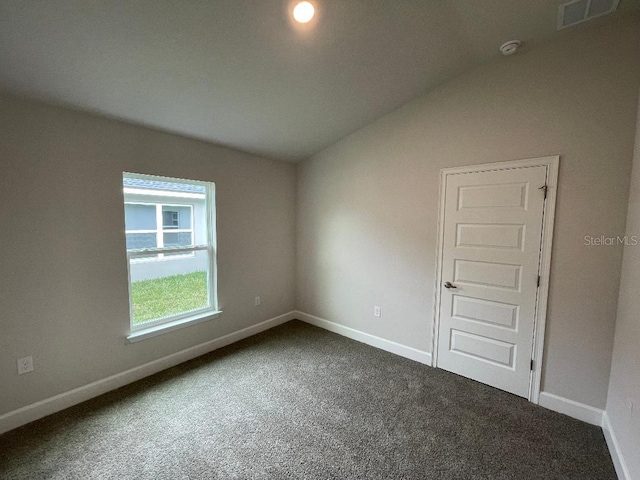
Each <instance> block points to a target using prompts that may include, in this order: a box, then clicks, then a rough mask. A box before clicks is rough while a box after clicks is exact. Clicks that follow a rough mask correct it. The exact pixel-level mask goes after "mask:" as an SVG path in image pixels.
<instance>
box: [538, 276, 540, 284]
mask: <svg viewBox="0 0 640 480" xmlns="http://www.w3.org/2000/svg"><path fill="white" fill-rule="evenodd" d="M538 286H540V275H538Z"/></svg>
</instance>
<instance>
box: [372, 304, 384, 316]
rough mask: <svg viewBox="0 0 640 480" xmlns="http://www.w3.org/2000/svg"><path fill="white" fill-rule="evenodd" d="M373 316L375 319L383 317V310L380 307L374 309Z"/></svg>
mask: <svg viewBox="0 0 640 480" xmlns="http://www.w3.org/2000/svg"><path fill="white" fill-rule="evenodd" d="M373 315H374V316H375V317H380V316H382V310H381V309H380V307H378V306H375V307H373Z"/></svg>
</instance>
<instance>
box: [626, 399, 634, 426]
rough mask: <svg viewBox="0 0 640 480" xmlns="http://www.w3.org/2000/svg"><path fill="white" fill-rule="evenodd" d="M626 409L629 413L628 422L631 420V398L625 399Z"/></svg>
mask: <svg viewBox="0 0 640 480" xmlns="http://www.w3.org/2000/svg"><path fill="white" fill-rule="evenodd" d="M627 409H628V411H629V421H630V422H631V421H632V420H633V400H631V398H627Z"/></svg>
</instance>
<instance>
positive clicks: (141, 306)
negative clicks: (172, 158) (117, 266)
mask: <svg viewBox="0 0 640 480" xmlns="http://www.w3.org/2000/svg"><path fill="white" fill-rule="evenodd" d="M122 185H123V192H124V217H125V221H124V223H125V235H126V245H127V258H128V260H129V301H130V311H131V331H132V333H134V332H136V331H140V330H143V329H149V328H152V327H153V329H154V331H156V330H159V327H162V326H165V325H166V326H167V327H173V326H175V325H176V324H177V323H179V324H183V323H188V322H189V321H191V320H200V319H202V318H204V317H207V315H211V314H213V313H215V312H217V309H218V305H217V298H216V285H215V280H216V271H215V269H216V264H215V256H216V252H215V205H214V185H213V183H208V182H199V181H192V180H181V179H175V178H164V177H155V176H150V175H140V174H131V173H124V174H123V184H122Z"/></svg>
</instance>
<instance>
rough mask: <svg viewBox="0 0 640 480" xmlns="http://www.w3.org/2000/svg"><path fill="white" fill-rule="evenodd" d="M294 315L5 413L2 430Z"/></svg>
mask: <svg viewBox="0 0 640 480" xmlns="http://www.w3.org/2000/svg"><path fill="white" fill-rule="evenodd" d="M294 318H296V312H294V311H291V312H289V313H285V314H283V315H279V316H277V317H274V318H271V319H269V320H265V321H264V322H260V323H258V324H256V325H252V326H250V327H247V328H243V329H242V330H238V331H237V332H233V333H230V334H228V335H224V336H222V337H220V338H216V339H215V340H210V341H208V342H205V343H201V344H200V345H196V346H194V347H191V348H187V349H185V350H182V351H180V352H176V353H173V354H171V355H167V356H166V357H162V358H159V359H158V360H154V361H152V362H149V363H145V364H143V365H140V366H138V367H134V368H132V369H130V370H126V371H124V372H120V373H117V374H115V375H112V376H110V377H107V378H103V379H102V380H98V381H96V382H93V383H90V384H88V385H84V386H82V387H78V388H74V389H73V390H70V391H68V392H64V393H61V394H59V395H55V396H53V397H50V398H46V399H44V400H41V401H39V402H35V403H32V404H31V405H27V406H25V407H22V408H19V409H17V410H13V411H11V412H8V413H5V414H3V415H0V433H4V432H7V431H9V430H13V429H14V428H18V427H20V426H22V425H25V424H27V423H29V422H33V421H34V420H38V419H39V418H42V417H45V416H47V415H51V414H52V413H55V412H59V411H60V410H64V409H65V408H69V407H71V406H73V405H77V404H78V403H81V402H84V401H86V400H89V399H91V398H94V397H97V396H98V395H102V394H103V393H107V392H109V391H111V390H115V389H116V388H120V387H123V386H125V385H128V384H129V383H132V382H135V381H136V380H140V379H142V378H144V377H148V376H149V375H153V374H154V373H158V372H160V371H162V370H166V369H167V368H170V367H173V366H175V365H179V364H180V363H183V362H186V361H187V360H191V359H192V358H196V357H199V356H200V355H204V354H205V353H209V352H211V351H213V350H217V349H218V348H222V347H225V346H227V345H230V344H232V343H234V342H237V341H239V340H242V339H243V338H247V337H250V336H252V335H255V334H257V333H260V332H263V331H265V330H268V329H270V328H273V327H276V326H278V325H280V324H282V323H285V322H288V321H289V320H293V319H294Z"/></svg>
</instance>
